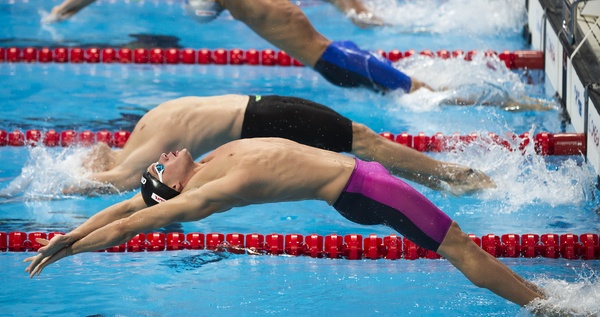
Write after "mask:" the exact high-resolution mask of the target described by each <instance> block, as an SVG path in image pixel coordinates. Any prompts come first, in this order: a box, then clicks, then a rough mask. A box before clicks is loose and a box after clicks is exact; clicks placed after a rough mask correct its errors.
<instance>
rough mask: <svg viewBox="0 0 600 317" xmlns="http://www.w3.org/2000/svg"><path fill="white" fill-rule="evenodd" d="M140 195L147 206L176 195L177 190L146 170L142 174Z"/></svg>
mask: <svg viewBox="0 0 600 317" xmlns="http://www.w3.org/2000/svg"><path fill="white" fill-rule="evenodd" d="M141 182H142V197H143V198H144V202H145V203H146V205H147V206H148V207H150V206H154V205H156V204H158V203H161V202H163V201H167V200H169V199H171V198H173V197H175V196H177V195H179V192H178V191H176V190H174V189H173V188H171V187H169V186H167V185H165V184H163V183H161V181H159V180H158V179H156V177H154V176H152V174H150V172H148V171H146V172H145V173H144V174H143V175H142V180H141Z"/></svg>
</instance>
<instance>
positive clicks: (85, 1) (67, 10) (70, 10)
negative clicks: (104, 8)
mask: <svg viewBox="0 0 600 317" xmlns="http://www.w3.org/2000/svg"><path fill="white" fill-rule="evenodd" d="M94 1H96V0H65V1H64V2H63V3H61V4H59V5H57V6H56V7H54V8H52V11H51V12H50V15H49V16H47V17H46V18H45V19H44V22H45V23H53V22H60V21H63V20H66V19H68V18H70V17H72V16H73V15H75V13H77V12H79V10H81V9H83V8H85V7H87V6H88V5H90V4H92V3H93V2H94Z"/></svg>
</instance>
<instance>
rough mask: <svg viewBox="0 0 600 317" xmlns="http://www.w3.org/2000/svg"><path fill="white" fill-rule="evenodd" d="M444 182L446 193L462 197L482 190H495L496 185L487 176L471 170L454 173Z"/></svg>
mask: <svg viewBox="0 0 600 317" xmlns="http://www.w3.org/2000/svg"><path fill="white" fill-rule="evenodd" d="M444 181H445V182H446V183H447V184H448V188H446V191H447V192H449V193H450V194H452V195H454V196H462V195H466V194H472V193H475V192H478V191H481V190H484V189H490V188H496V183H495V182H494V181H493V180H492V179H491V178H490V177H489V176H488V175H486V174H485V173H484V172H482V171H480V170H476V169H472V168H469V169H466V170H465V171H462V172H459V173H454V174H453V175H452V176H451V177H450V178H449V179H446V180H444Z"/></svg>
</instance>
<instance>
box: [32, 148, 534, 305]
mask: <svg viewBox="0 0 600 317" xmlns="http://www.w3.org/2000/svg"><path fill="white" fill-rule="evenodd" d="M301 200H322V201H325V202H327V203H328V204H329V205H331V206H333V208H335V209H336V210H337V211H338V212H339V213H340V214H341V215H343V216H344V217H346V218H347V219H348V220H350V221H353V222H356V223H359V224H363V225H386V226H389V227H391V228H393V229H394V230H395V231H397V232H399V233H400V234H402V235H404V236H405V237H406V238H408V239H410V240H411V241H413V242H415V243H416V244H417V245H419V246H421V247H423V248H426V249H428V250H433V251H435V252H437V253H439V254H440V255H441V256H443V257H444V258H445V259H447V260H448V261H449V262H450V263H452V264H453V265H454V266H455V267H456V268H458V269H459V270H460V271H461V272H462V273H463V274H464V275H465V276H466V277H467V278H468V279H469V280H470V281H471V282H472V283H473V284H475V285H477V286H479V287H484V288H487V289H489V290H490V291H492V292H494V293H496V294H497V295H499V296H501V297H503V298H505V299H507V300H509V301H511V302H513V303H516V304H518V305H521V306H525V305H527V304H529V303H531V302H532V301H534V300H536V299H541V298H543V297H544V294H543V292H542V290H541V289H539V288H538V287H536V286H535V285H533V284H532V283H530V282H527V281H526V280H525V279H523V278H522V277H520V276H519V275H517V274H516V273H515V272H513V271H511V270H510V269H509V268H508V267H507V266H505V265H504V264H503V263H502V262H500V261H499V260H498V259H496V258H494V257H492V256H491V255H490V254H488V253H487V252H486V251H484V250H483V249H482V248H480V247H479V246H477V245H476V244H475V243H474V242H473V241H472V240H471V238H469V237H468V236H467V235H466V234H465V233H464V232H463V231H462V230H461V229H460V228H459V226H458V224H457V223H456V222H454V221H453V220H452V219H450V217H448V216H447V215H446V214H445V213H443V212H442V211H441V210H440V209H438V208H437V207H436V206H435V205H434V204H433V203H432V202H431V201H429V200H428V199H427V198H426V197H425V196H423V195H422V194H420V193H419V192H417V191H416V190H415V189H413V188H412V187H411V186H409V185H408V184H406V183H405V182H403V181H402V180H400V179H398V178H395V177H393V176H392V175H390V174H389V173H388V171H387V170H386V169H385V168H384V167H383V166H381V165H380V164H379V163H376V162H364V161H361V160H358V159H354V158H351V157H348V156H345V155H342V154H338V153H335V152H331V151H326V150H321V149H317V148H314V147H309V146H306V145H302V144H299V143H296V142H294V141H290V140H286V139H279V138H254V139H244V140H237V141H233V142H230V143H227V144H225V145H223V146H221V147H219V148H217V149H216V150H214V151H213V152H212V153H210V154H208V155H207V156H206V157H205V158H203V159H201V160H200V161H198V162H194V160H193V158H192V156H191V155H190V153H189V152H188V151H187V150H185V149H183V150H181V151H177V152H170V153H163V154H161V155H160V156H159V157H158V161H157V162H156V163H152V164H151V165H150V166H148V167H147V169H146V171H145V172H144V173H143V175H142V176H141V192H140V193H138V194H137V195H135V196H133V197H132V198H130V199H128V200H125V201H123V202H120V203H117V204H115V205H113V206H111V207H108V208H106V209H104V210H103V211H101V212H99V213H97V214H96V215H94V216H93V217H91V218H90V219H89V220H87V221H86V222H85V223H83V224H82V225H80V226H79V227H78V228H76V229H74V230H73V231H71V232H70V233H68V234H66V235H57V236H55V237H54V238H53V239H52V240H51V241H47V240H44V239H38V240H37V241H38V242H39V243H40V244H42V245H44V247H42V248H40V249H39V251H38V252H39V253H38V254H37V255H35V256H32V257H29V258H27V259H25V262H31V263H30V265H29V266H28V267H27V269H26V271H27V272H28V273H29V274H30V276H31V277H33V276H35V275H36V274H37V275H39V274H40V273H41V272H42V271H43V269H44V268H45V267H46V266H48V265H49V264H51V263H53V262H56V261H57V260H60V259H62V258H64V257H66V256H70V255H74V254H77V253H82V252H91V251H95V250H101V249H106V248H109V247H111V246H115V245H119V244H121V243H125V242H127V241H129V240H130V239H132V238H133V237H134V236H135V235H136V234H138V233H140V232H149V231H153V230H156V229H159V228H162V227H165V226H167V225H169V224H171V223H173V222H191V221H199V220H201V219H204V218H206V217H209V216H210V215H212V214H215V213H221V212H226V211H228V210H231V209H232V208H235V207H242V206H247V205H253V204H265V203H274V202H287V201H301ZM398 292H402V290H399V291H398ZM536 307H537V308H536V309H541V307H540V306H539V305H538V306H536Z"/></svg>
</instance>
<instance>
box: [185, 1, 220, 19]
mask: <svg viewBox="0 0 600 317" xmlns="http://www.w3.org/2000/svg"><path fill="white" fill-rule="evenodd" d="M184 8H185V12H186V13H187V14H188V15H189V16H190V17H192V18H193V19H194V20H196V22H199V23H208V22H210V21H212V20H214V19H216V18H217V17H218V16H219V14H221V12H222V11H223V10H224V9H225V8H223V7H222V6H221V5H220V4H218V3H217V2H216V1H215V0H185V4H184Z"/></svg>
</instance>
